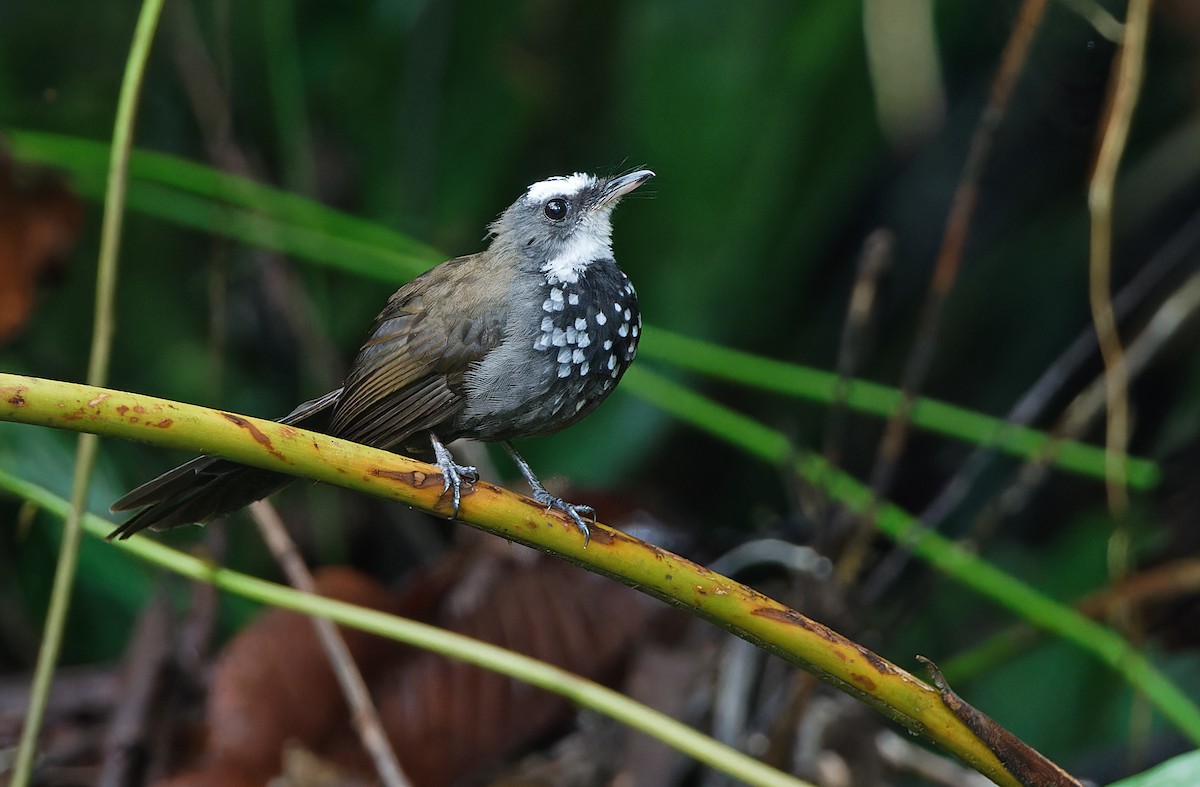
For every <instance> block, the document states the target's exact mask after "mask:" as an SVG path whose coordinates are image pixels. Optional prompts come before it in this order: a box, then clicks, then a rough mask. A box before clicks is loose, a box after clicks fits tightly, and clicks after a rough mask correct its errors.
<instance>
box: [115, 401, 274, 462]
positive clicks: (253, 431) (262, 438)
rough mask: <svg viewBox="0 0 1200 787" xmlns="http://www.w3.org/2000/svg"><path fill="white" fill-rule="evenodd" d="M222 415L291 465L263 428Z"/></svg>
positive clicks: (231, 414) (229, 415) (232, 416)
mask: <svg viewBox="0 0 1200 787" xmlns="http://www.w3.org/2000/svg"><path fill="white" fill-rule="evenodd" d="M137 409H140V408H137ZM221 415H222V416H224V417H225V419H226V420H227V421H230V422H231V423H234V424H236V425H237V426H240V427H241V428H243V429H245V430H246V431H247V432H249V433H250V436H251V437H253V438H254V440H255V441H256V442H257V443H258V444H259V445H261V446H262V447H263V448H266V449H267V453H269V454H270V455H271V456H273V457H275V458H276V459H278V460H279V461H280V462H283V463H285V464H289V465H290V464H291V462H289V461H288V460H287V457H285V456H284V455H283V454H282V453H280V452H279V450H278V449H276V448H275V446H274V445H272V444H271V438H269V437H267V436H266V435H265V434H263V433H262V430H261V429H259V428H258V427H257V426H255V425H254V424H252V423H250V422H249V421H247V420H246V419H245V418H242V417H241V416H240V415H235V414H234V413H221Z"/></svg>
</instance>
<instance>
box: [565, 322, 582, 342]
mask: <svg viewBox="0 0 1200 787" xmlns="http://www.w3.org/2000/svg"><path fill="white" fill-rule="evenodd" d="M578 333H579V331H577V330H575V328H574V326H571V327H568V328H567V344H574V343H575V337H576V335H577V334H578Z"/></svg>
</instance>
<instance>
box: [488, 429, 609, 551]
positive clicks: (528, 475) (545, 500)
mask: <svg viewBox="0 0 1200 787" xmlns="http://www.w3.org/2000/svg"><path fill="white" fill-rule="evenodd" d="M504 450H505V451H508V455H509V456H511V457H512V458H513V461H514V462H516V463H517V467H518V468H520V470H521V475H523V476H525V480H526V481H528V482H529V488H530V489H532V490H533V499H534V500H536V501H538V502H539V503H541V504H542V505H544V506H546V508H548V509H549V508H554V509H557V510H559V511H562V512H563V513H564V514H566V515H567V516H569V517H571V519H574V520H575V526H576V527H578V528H579V532H581V533H583V545H584V547H586V546H587V545H588V542H589V541H591V540H592V531H591V530H589V529H588V526H587V523H586V522H584V521H583V517H585V516H586V517H588V518H589V519H591V520H592V524H595V523H596V509H594V508H592V507H591V506H577V505H574V504H572V503H568V502H567V501H565V500H563V499H562V498H559V497H555V496H554V495H552V494H550V493H549V492H547V491H546V487H544V486H542V482H541V481H539V480H538V479H537V476H535V475H534V474H533V470H532V469H530V467H529V463H528V462H526V461H525V460H524V459H522V458H521V455H520V454H518V453H517V449H515V448H513V445H512V443H510V442H508V441H507V440H505V441H504ZM581 514H582V516H581Z"/></svg>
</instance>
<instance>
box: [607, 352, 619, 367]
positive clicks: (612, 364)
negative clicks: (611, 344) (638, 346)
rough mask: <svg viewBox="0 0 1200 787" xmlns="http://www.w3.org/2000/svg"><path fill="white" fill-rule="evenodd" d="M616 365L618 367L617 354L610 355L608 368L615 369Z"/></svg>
mask: <svg viewBox="0 0 1200 787" xmlns="http://www.w3.org/2000/svg"><path fill="white" fill-rule="evenodd" d="M616 367H617V356H615V355H610V356H608V368H609V369H615V368H616Z"/></svg>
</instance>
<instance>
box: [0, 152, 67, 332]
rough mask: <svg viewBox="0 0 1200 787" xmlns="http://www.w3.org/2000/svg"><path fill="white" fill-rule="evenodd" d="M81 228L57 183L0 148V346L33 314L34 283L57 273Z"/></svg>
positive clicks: (63, 186)
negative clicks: (16, 160)
mask: <svg viewBox="0 0 1200 787" xmlns="http://www.w3.org/2000/svg"><path fill="white" fill-rule="evenodd" d="M82 223H83V204H82V203H81V202H80V201H79V198H78V197H77V196H76V195H75V193H74V192H73V191H72V190H71V189H70V187H69V186H68V185H67V184H66V182H65V181H64V180H63V179H62V178H61V177H59V176H58V175H57V174H55V173H53V172H52V171H50V170H48V169H45V168H41V167H34V166H31V165H28V164H23V163H18V162H15V161H14V160H13V159H12V157H11V156H9V155H8V152H7V151H6V150H4V149H3V148H2V147H0V345H3V344H5V343H6V342H8V341H9V340H11V339H12V338H13V337H15V336H16V334H17V332H18V331H19V330H20V328H21V327H22V326H23V325H25V323H26V321H28V320H29V317H30V315H31V314H33V305H34V295H35V294H36V291H37V285H38V283H39V282H40V281H42V280H44V279H46V278H47V277H50V276H52V275H57V274H59V273H61V271H62V267H63V265H64V263H65V260H66V257H67V255H68V254H69V253H70V252H71V250H72V249H73V248H74V247H75V243H76V241H77V240H78V238H79V228H80V226H81V225H82Z"/></svg>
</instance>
